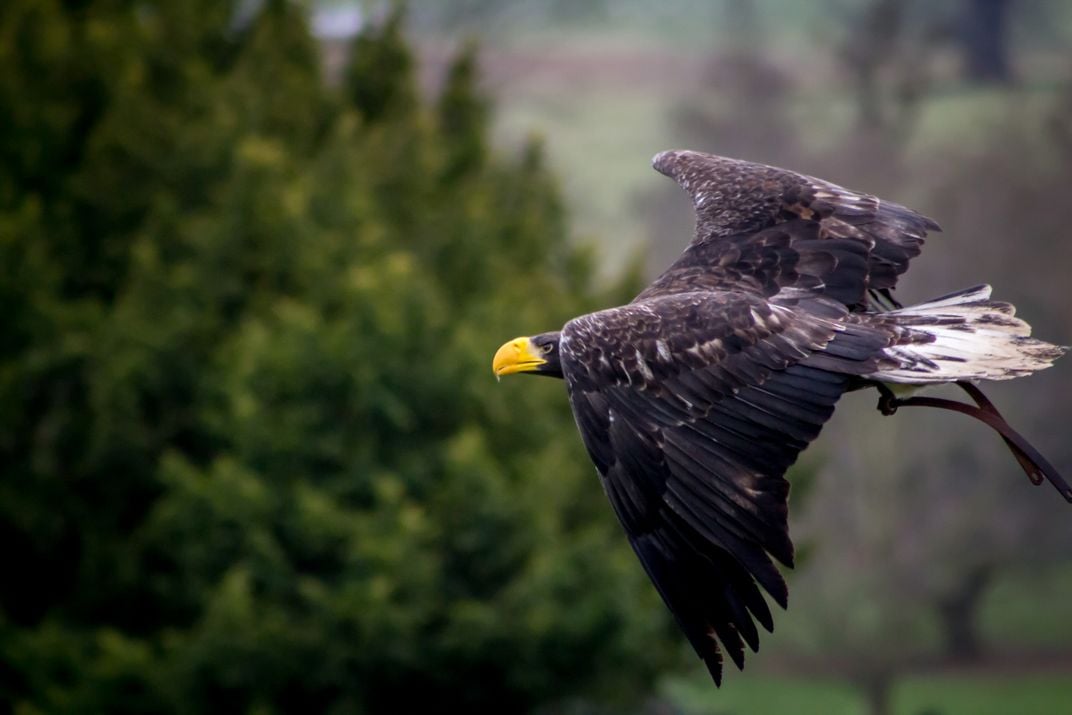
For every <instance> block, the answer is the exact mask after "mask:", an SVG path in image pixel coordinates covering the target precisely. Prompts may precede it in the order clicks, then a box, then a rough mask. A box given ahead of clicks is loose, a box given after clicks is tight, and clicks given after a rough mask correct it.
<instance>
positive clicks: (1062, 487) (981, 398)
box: [876, 382, 1072, 503]
mask: <svg viewBox="0 0 1072 715" xmlns="http://www.w3.org/2000/svg"><path fill="white" fill-rule="evenodd" d="M957 384H958V385H960V386H961V388H962V389H963V390H964V391H965V392H967V393H968V394H969V395H970V396H971V397H972V399H974V400H975V401H976V403H977V404H978V407H977V406H975V405H968V404H965V403H963V402H957V401H956V400H946V399H944V398H941V397H908V398H904V399H901V398H898V397H896V396H895V395H894V394H893V392H892V391H891V390H890V389H889V388H888V387H886V386H885V385H882V384H877V385H876V387H877V388H878V391H879V394H880V397H879V401H878V409H879V411H880V412H882V414H884V415H892V414H893V413H895V412H896V411H897V408H898V407H937V408H940V409H943V410H953V411H954V412H960V413H961V414H965V415H968V416H969V417H974V418H975V419H977V420H979V421H980V422H982V423H984V424H985V425H987V426H988V427H990V428H991V429H992V430H994V431H995V432H997V433H998V434H1000V435H1001V437H1002V439H1004V440H1005V444H1006V445H1008V446H1009V450H1010V451H1011V452H1012V454H1013V456H1014V457H1016V461H1017V462H1019V463H1020V466H1021V467H1022V468H1023V470H1024V472H1025V473H1026V474H1027V477H1028V479H1030V480H1031V482H1032V483H1033V484H1036V485H1037V484H1041V483H1042V480H1043V479H1048V480H1049V481H1050V483H1051V484H1053V486H1054V488H1055V489H1056V490H1057V491H1058V492H1060V493H1061V496H1063V497H1064V498H1065V501H1067V502H1069V503H1072V487H1070V486H1069V485H1068V482H1066V481H1065V480H1064V478H1063V477H1062V476H1061V475H1060V474H1059V473H1058V472H1057V470H1056V469H1055V468H1054V466H1053V465H1052V464H1050V463H1049V461H1047V460H1046V458H1045V457H1043V456H1042V455H1041V454H1040V453H1039V451H1038V450H1037V449H1035V448H1034V447H1032V446H1031V444H1030V443H1029V442H1028V441H1027V440H1026V439H1024V438H1023V436H1021V435H1020V433H1019V432H1017V431H1016V430H1014V429H1013V428H1012V426H1011V425H1009V423H1008V422H1006V421H1005V418H1004V417H1002V416H1001V413H999V412H998V411H997V408H996V407H994V405H993V403H991V402H990V400H988V399H987V398H986V396H985V395H983V393H982V391H980V390H979V388H977V387H975V386H974V385H971V384H970V383H966V382H958V383H957Z"/></svg>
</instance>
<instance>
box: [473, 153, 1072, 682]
mask: <svg viewBox="0 0 1072 715" xmlns="http://www.w3.org/2000/svg"><path fill="white" fill-rule="evenodd" d="M653 163H654V166H655V169H657V170H658V171H659V172H661V173H663V174H665V175H666V176H669V177H670V178H672V179H674V181H676V182H677V183H678V184H680V185H681V186H682V187H683V188H684V189H685V190H686V191H687V192H688V193H689V194H690V195H691V197H692V201H693V205H694V207H695V211H696V234H695V236H694V238H693V239H692V242H691V243H690V244H689V245H688V247H687V248H686V249H685V251H684V253H682V254H681V256H680V257H679V258H678V259H677V261H675V262H674V264H673V265H671V266H670V268H668V269H667V270H666V272H665V273H663V274H662V275H661V276H659V277H658V278H656V279H655V281H654V282H653V283H652V284H651V285H650V286H648V287H647V288H645V289H644V291H643V292H642V293H640V295H638V296H637V297H636V298H635V299H634V300H633V301H632V302H631V303H629V304H628V305H623V306H620V307H617V308H610V309H608V310H601V311H598V312H595V313H590V314H588V315H582V316H579V317H577V318H574V319H573V320H570V321H569V322H567V323H566V324H565V326H563V328H562V329H561V330H560V331H554V332H548V333H543V334H540V335H535V336H533V337H521V338H516V339H514V340H511V341H510V342H508V343H506V344H505V345H503V346H502V347H501V348H499V350H498V352H497V353H496V354H495V357H494V360H493V363H492V369H493V371H494V373H495V375H496V376H497V377H501V376H502V375H509V374H511V373H532V374H536V375H548V376H552V377H557V378H561V379H564V380H565V382H566V388H567V391H568V393H569V401H570V405H571V407H572V408H573V414H574V417H575V419H576V422H577V427H578V429H579V430H580V433H581V437H582V439H583V441H584V444H585V447H587V449H588V454H589V455H590V456H591V458H592V461H593V462H595V465H596V469H597V470H598V471H599V474H600V478H601V481H602V484H603V488H604V490H605V491H606V494H607V497H608V498H609V499H610V502H611V505H612V506H613V508H614V511H615V513H616V514H617V516H618V519H619V520H620V521H621V523H622V526H623V527H624V528H625V531H626V533H627V534H628V536H629V542H630V544H632V547H633V550H634V551H635V552H636V554H637V556H638V557H639V558H640V562H641V563H642V564H643V566H644V569H645V571H647V573H648V576H650V577H651V580H652V582H653V583H654V584H655V588H656V589H657V590H658V591H659V594H660V595H661V596H662V598H663V600H664V601H665V602H666V605H667V606H668V607H669V609H670V611H671V612H672V613H673V614H674V618H675V619H676V620H677V623H678V625H679V626H680V627H681V629H682V631H684V633H685V635H686V636H687V637H688V639H689V641H690V642H691V644H692V646H693V648H695V650H696V652H697V654H698V655H699V656H700V658H702V659H703V661H704V662H705V664H706V665H707V668H708V670H709V671H710V673H711V676H712V677H713V678H714V680H715V683H716V684H721V680H722V655H721V649H720V647H719V642H721V647H722V648H724V649H725V651H726V652H727V653H728V654H729V656H730V658H731V659H732V660H733V662H734V663H735V664H736V665H737V667H738V668H743V665H744V645H745V644H747V645H748V646H749V647H750V648H751V649H752V650H753V651H756V650H757V649H758V647H759V634H758V630H757V628H756V623H758V624H759V625H762V626H763V627H764V628H766V629H767V631H768V632H769V631H771V630H772V629H773V620H772V618H771V612H770V609H769V608H768V606H767V602H766V600H765V599H764V597H763V595H762V594H761V592H760V588H759V587H760V586H761V587H762V588H763V590H765V591H766V592H767V593H769V594H770V595H771V596H772V597H773V599H774V600H775V601H776V602H777V603H778V604H779V605H781V606H782V608H785V607H786V602H787V595H788V592H787V589H786V584H785V581H784V580H783V578H782V576H781V574H780V573H779V571H778V569H777V568H776V567H775V565H774V562H773V561H772V557H773V559H775V560H777V561H779V562H781V563H782V564H784V565H785V566H788V567H791V566H792V565H793V544H792V542H791V541H790V539H789V533H788V524H787V516H788V506H787V499H788V496H789V483H788V482H787V481H786V479H785V477H784V475H785V471H786V469H787V468H788V467H789V466H790V465H791V464H792V463H793V462H794V461H795V460H796V458H797V455H798V454H799V453H800V452H801V450H803V449H804V448H805V447H807V446H808V444H809V443H810V442H811V441H812V440H813V439H815V438H816V436H817V435H818V434H819V430H820V429H821V428H822V426H823V423H824V422H826V421H827V420H828V419H829V418H830V415H831V413H832V412H833V410H834V405H835V404H836V403H837V401H838V398H840V397H841V395H842V394H843V393H845V392H848V391H850V390H856V389H861V388H866V387H874V388H876V389H877V390H878V392H879V394H880V398H879V409H880V410H881V411H882V412H883V414H892V413H893V412H894V411H895V410H896V409H897V408H898V407H901V406H918V405H922V406H930V407H940V408H946V409H953V410H957V411H960V412H963V413H966V414H968V415H971V416H973V417H975V418H977V419H980V420H982V421H983V422H985V423H986V424H988V425H989V426H990V427H992V428H993V429H995V430H996V431H997V432H998V433H999V434H1001V436H1002V437H1003V438H1004V440H1005V442H1006V443H1007V444H1008V446H1009V448H1010V450H1011V451H1012V452H1013V455H1014V456H1015V457H1016V459H1017V461H1018V462H1019V463H1020V465H1021V466H1022V467H1023V469H1024V470H1025V471H1026V472H1027V474H1028V477H1030V478H1031V480H1032V481H1033V482H1034V483H1036V484H1038V483H1040V482H1041V481H1042V479H1043V478H1046V479H1049V480H1050V481H1051V482H1052V483H1053V484H1054V486H1055V487H1057V488H1058V490H1059V491H1060V492H1061V493H1062V494H1063V495H1064V496H1065V498H1066V499H1068V500H1069V501H1072V489H1070V488H1069V486H1068V484H1067V483H1066V482H1065V481H1064V480H1063V479H1062V478H1061V476H1060V475H1059V474H1058V473H1057V472H1056V470H1055V469H1054V468H1053V467H1052V466H1051V465H1050V464H1049V462H1047V461H1046V460H1045V459H1044V458H1043V457H1042V455H1040V454H1039V453H1038V452H1037V451H1036V450H1035V449H1034V448H1033V447H1031V445H1030V444H1028V443H1027V442H1026V440H1024V439H1023V438H1022V437H1021V436H1020V435H1019V434H1017V433H1016V432H1015V431H1014V430H1013V429H1012V428H1011V427H1009V425H1008V423H1006V422H1005V420H1004V419H1003V418H1002V417H1001V415H1000V414H999V413H998V411H997V410H996V409H995V408H994V406H993V405H992V404H991V403H990V402H989V401H988V400H987V399H986V397H984V396H983V394H982V392H980V391H979V389H978V388H977V387H976V386H975V385H974V384H973V382H974V381H977V380H1006V379H1010V378H1014V377H1020V376H1022V375H1028V374H1030V373H1032V372H1035V371H1036V370H1041V369H1043V368H1046V367H1049V366H1050V364H1051V363H1052V362H1053V361H1054V360H1056V359H1057V358H1058V357H1059V356H1060V355H1061V354H1063V353H1064V351H1065V348H1062V347H1058V346H1055V345H1051V344H1049V343H1045V342H1042V341H1041V340H1036V339H1034V338H1031V337H1030V330H1031V329H1030V326H1028V325H1027V323H1025V322H1024V321H1022V320H1020V319H1018V318H1016V317H1014V309H1013V306H1011V305H1009V304H1008V303H1000V302H996V301H992V300H990V287H989V286H986V285H982V286H977V287H974V288H969V289H967V290H962V291H958V292H956V293H951V294H949V295H946V296H943V297H941V298H937V299H935V300H931V301H928V302H926V303H921V304H918V305H912V306H908V307H903V306H901V305H900V304H899V303H898V302H897V301H896V300H895V299H894V297H893V294H892V292H891V291H892V290H893V288H894V286H895V285H896V283H897V278H898V277H899V276H900V275H901V274H902V273H904V272H905V270H906V269H907V268H908V263H909V261H910V260H911V259H912V258H914V257H915V256H917V255H919V253H920V248H921V246H922V244H923V240H924V238H925V236H926V235H927V232H928V231H937V230H939V228H938V225H937V224H936V223H935V222H934V221H932V220H931V219H929V218H926V217H924V216H922V215H920V214H918V213H916V212H915V211H912V210H911V209H908V208H905V207H904V206H899V205H897V204H894V203H890V202H888V201H884V200H881V199H878V198H876V197H874V196H870V195H868V194H864V193H859V192H856V191H851V190H848V189H845V188H842V187H840V186H837V185H835V184H832V183H829V182H827V181H822V180H820V179H816V178H813V177H810V176H805V175H802V174H797V173H794V172H791V171H786V170H784V169H778V168H775V167H770V166H764V165H761V164H754V163H749V162H745V161H739V160H735V159H728V158H724V157H720V156H712V155H709V154H702V153H699V152H693V151H667V152H663V153H661V154H659V155H657V156H656V157H655V159H654V162H653ZM944 383H956V384H958V385H960V386H961V387H963V388H964V389H965V391H967V392H968V394H969V395H970V396H971V397H972V399H973V401H974V402H975V403H976V404H975V405H971V404H967V403H962V402H958V401H955V400H946V399H941V398H933V397H899V396H898V395H899V394H903V390H904V388H905V387H906V386H925V385H934V384H944ZM895 389H896V390H897V394H895V392H894V390H895Z"/></svg>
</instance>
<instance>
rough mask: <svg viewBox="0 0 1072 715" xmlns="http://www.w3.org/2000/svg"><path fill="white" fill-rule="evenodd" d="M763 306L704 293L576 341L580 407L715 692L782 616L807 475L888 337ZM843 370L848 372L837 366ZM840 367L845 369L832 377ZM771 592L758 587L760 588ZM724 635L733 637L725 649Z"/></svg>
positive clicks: (599, 321)
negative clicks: (793, 473) (791, 514)
mask: <svg viewBox="0 0 1072 715" xmlns="http://www.w3.org/2000/svg"><path fill="white" fill-rule="evenodd" d="M869 330H870V329H868V328H863V327H858V326H851V325H846V324H842V323H839V322H837V321H834V320H827V319H823V318H818V317H815V316H808V315H801V314H797V313H795V312H794V311H793V310H792V309H790V308H786V307H783V306H778V305H773V304H770V303H768V302H767V301H766V300H764V299H762V298H761V297H759V296H754V295H750V294H747V293H726V292H723V293H692V294H676V295H669V296H664V297H661V298H656V299H653V300H650V301H647V302H645V303H641V304H631V305H628V306H624V307H621V308H614V309H611V310H606V311H601V312H599V313H593V314H590V315H587V316H581V317H579V318H576V319H574V320H572V321H570V322H569V323H567V324H566V326H565V328H564V329H563V332H562V339H561V343H560V351H561V359H562V366H563V373H564V375H565V378H566V382H567V384H568V387H569V393H570V404H571V405H572V407H573V411H574V415H575V417H576V420H577V425H578V427H579V429H580V432H581V435H582V437H583V438H584V443H585V446H586V447H587V448H588V451H589V454H590V455H591V457H592V460H593V461H594V462H595V464H596V467H597V468H598V470H599V473H600V475H601V477H602V482H603V487H604V489H605V491H606V493H607V496H608V497H609V499H610V501H611V504H612V505H613V507H614V510H615V512H616V513H617V516H618V518H619V519H620V520H621V522H622V525H623V526H624V527H625V531H626V532H627V534H628V536H629V540H630V543H631V544H632V546H633V549H634V550H635V551H636V554H637V556H638V557H639V558H640V561H641V562H642V563H643V565H644V568H645V570H646V571H647V573H648V575H649V576H650V577H651V579H652V581H653V582H654V584H655V587H656V588H657V589H658V591H659V593H660V594H661V595H662V597H663V600H664V601H665V602H666V604H667V606H668V607H669V608H670V610H671V611H672V612H673V614H674V617H675V618H676V620H677V622H678V624H679V625H680V627H681V628H682V630H683V631H684V632H685V634H686V636H687V637H688V639H689V641H690V642H691V643H692V646H693V647H694V648H695V649H696V652H697V653H698V654H699V655H700V657H701V658H703V660H704V661H705V663H706V664H707V667H708V669H709V670H710V672H711V675H712V677H713V678H714V679H715V682H716V683H717V682H721V675H722V657H721V654H720V649H719V645H718V641H721V643H722V645H723V647H724V648H725V649H726V652H727V653H729V655H730V658H731V659H732V660H733V661H734V663H736V664H737V666H738V667H743V663H744V644H747V645H748V646H749V647H751V648H752V650H753V651H754V650H756V649H757V648H758V646H759V636H758V631H757V628H756V622H758V623H759V624H760V625H762V626H763V627H764V628H766V629H767V630H768V631H769V630H771V629H772V627H773V620H772V618H771V613H770V610H769V608H768V607H767V604H766V601H765V599H764V598H763V596H762V594H761V593H760V590H759V586H762V587H763V589H765V590H766V591H767V592H768V593H769V594H770V595H771V596H772V597H773V598H774V600H775V601H776V602H777V603H779V604H780V605H781V606H782V607H785V605H786V599H787V590H786V585H785V582H784V580H783V579H782V576H781V575H780V573H779V571H778V569H777V568H776V567H775V565H774V563H773V562H772V560H771V557H772V556H773V557H774V558H775V559H777V560H778V561H780V562H781V563H783V564H785V565H787V566H791V565H792V563H793V546H792V543H791V542H790V540H789V534H788V526H787V514H788V507H787V497H788V493H789V485H788V482H787V481H786V480H785V478H784V476H783V475H784V473H785V471H786V469H787V468H788V467H789V465H791V464H792V463H793V462H794V461H795V460H796V457H797V455H798V453H799V452H800V451H801V450H802V449H804V448H805V447H806V446H807V445H808V443H810V442H811V441H812V440H813V439H814V438H815V437H816V436H817V435H818V433H819V430H820V428H821V426H822V425H823V423H824V422H825V421H826V420H827V419H828V418H829V417H830V414H831V413H832V411H833V408H834V404H835V402H837V400H838V398H839V397H840V396H841V394H842V392H843V391H844V390H845V389H846V382H847V380H848V377H847V376H846V374H862V373H865V372H867V371H868V370H873V369H874V364H873V358H872V356H873V355H874V354H875V352H876V351H877V350H878V349H879V347H880V346H881V345H883V344H884V343H885V337H884V336H881V335H878V334H876V333H874V332H873V331H871V332H869ZM832 363H836V364H832ZM830 368H834V369H836V372H831V371H828V369H830ZM757 584H758V585H757ZM716 638H717V640H716Z"/></svg>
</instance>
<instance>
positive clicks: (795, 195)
mask: <svg viewBox="0 0 1072 715" xmlns="http://www.w3.org/2000/svg"><path fill="white" fill-rule="evenodd" d="M653 165H654V167H655V168H656V169H657V170H658V171H660V172H661V173H663V174H665V175H667V176H669V177H670V178H672V179H674V181H676V182H677V183H678V184H680V185H681V186H682V188H684V189H685V190H686V191H688V192H689V195H690V196H692V201H693V206H694V207H695V209H696V235H695V236H694V238H693V240H692V242H691V243H690V244H689V246H688V247H687V248H686V249H685V252H684V253H683V254H682V255H681V256H680V258H678V260H677V261H675V262H674V264H673V265H672V266H671V267H670V268H669V269H668V270H667V271H666V272H665V273H663V274H662V275H661V276H659V278H657V279H656V280H655V282H654V283H653V284H652V285H651V286H649V287H648V288H647V289H646V290H645V291H644V292H643V293H641V295H640V296H639V297H638V300H644V299H647V298H650V297H653V296H655V295H665V294H668V293H677V292H686V291H690V290H698V289H704V288H706V289H713V288H719V289H723V290H729V289H737V290H748V291H754V292H758V293H760V294H762V295H764V296H767V297H771V296H774V295H777V294H786V295H787V296H789V297H793V296H794V295H799V294H802V293H809V294H822V295H827V296H829V297H831V298H834V299H836V300H838V301H839V302H840V303H842V304H843V305H846V306H848V307H850V308H863V307H865V305H866V303H867V299H868V295H869V291H871V294H870V295H871V297H872V298H875V297H876V294H877V296H880V297H881V298H882V299H885V300H888V301H890V302H894V301H892V297H891V295H890V292H889V291H890V289H891V288H893V287H894V286H895V285H896V283H897V279H898V277H899V276H900V275H901V274H902V273H904V272H905V271H906V270H907V269H908V263H909V261H910V260H911V259H912V258H914V257H915V256H918V255H919V253H920V250H921V247H922V245H923V240H924V238H925V237H926V235H927V232H928V231H937V230H940V229H939V227H938V224H936V223H935V222H934V221H932V220H931V219H929V218H927V217H925V216H922V215H920V214H918V213H916V212H915V211H912V210H911V209H908V208H905V207H904V206H900V205H898V204H894V203H890V202H888V201H883V200H881V199H878V198H876V197H874V196H870V195H868V194H863V193H859V192H856V191H850V190H849V189H845V188H842V187H840V186H837V185H836V184H831V183H829V182H827V181H823V180H821V179H816V178H813V177H810V176H805V175H803V174H797V173H794V172H791V171H786V170H785V169H778V168H775V167H771V166H765V165H763V164H754V163H750V162H745V161H739V160H736V159H728V158H725V157H720V156H714V155H711V154H702V153H700V152H693V151H665V152H662V153H661V154H659V155H657V156H656V157H655V159H654V161H653Z"/></svg>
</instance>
